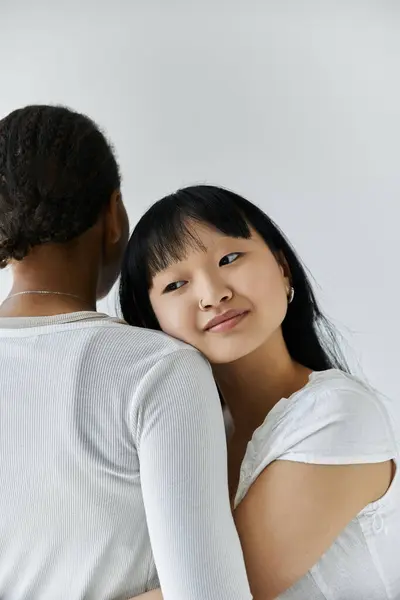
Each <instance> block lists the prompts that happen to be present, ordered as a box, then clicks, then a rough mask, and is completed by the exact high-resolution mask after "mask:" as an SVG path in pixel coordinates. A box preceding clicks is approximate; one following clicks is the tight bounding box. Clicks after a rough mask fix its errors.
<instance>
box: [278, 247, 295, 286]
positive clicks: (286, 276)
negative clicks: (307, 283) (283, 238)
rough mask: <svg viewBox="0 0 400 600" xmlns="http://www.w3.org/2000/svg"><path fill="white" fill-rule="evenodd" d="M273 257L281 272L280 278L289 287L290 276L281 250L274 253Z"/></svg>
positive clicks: (290, 282) (290, 283)
mask: <svg viewBox="0 0 400 600" xmlns="http://www.w3.org/2000/svg"><path fill="white" fill-rule="evenodd" d="M275 257H276V260H277V262H278V265H279V268H280V270H281V273H282V277H283V279H284V280H285V282H286V283H287V284H288V286H289V287H290V286H291V285H292V274H291V272H290V268H289V265H288V262H287V260H286V256H285V255H284V254H283V252H282V250H278V252H276V253H275Z"/></svg>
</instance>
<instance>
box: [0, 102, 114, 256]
mask: <svg viewBox="0 0 400 600" xmlns="http://www.w3.org/2000/svg"><path fill="white" fill-rule="evenodd" d="M119 187H120V175H119V170H118V165H117V162H116V159H115V157H114V154H113V151H112V149H111V147H110V145H109V144H108V142H107V140H106V139H105V137H104V135H103V134H102V133H101V132H100V131H99V129H98V128H97V126H96V125H95V123H93V121H91V120H90V119H89V118H88V117H86V116H84V115H82V114H79V113H77V112H74V111H72V110H69V109H67V108H64V107H57V106H46V105H42V106H27V107H25V108H22V109H19V110H15V111H14V112H12V113H11V114H9V115H8V116H7V117H5V118H4V119H2V120H1V121H0V268H3V267H5V266H6V265H7V264H8V263H9V262H10V261H11V260H22V259H23V258H25V256H26V255H27V254H28V252H29V250H30V249H31V248H33V247H34V246H38V245H40V244H45V243H50V242H54V243H65V242H69V241H71V240H73V239H74V238H76V237H78V236H80V235H81V234H83V233H84V232H85V231H86V230H88V229H89V228H90V227H92V226H93V225H94V224H95V222H96V221H97V219H98V218H99V216H100V213H101V210H102V208H103V207H104V206H105V205H106V203H107V202H108V201H109V200H110V197H111V195H112V193H113V191H115V190H117V189H118V188H119Z"/></svg>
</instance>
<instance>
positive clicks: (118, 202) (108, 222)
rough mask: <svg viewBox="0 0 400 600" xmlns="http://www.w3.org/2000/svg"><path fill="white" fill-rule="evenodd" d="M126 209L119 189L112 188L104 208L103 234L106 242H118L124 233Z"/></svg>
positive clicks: (112, 243) (111, 243) (113, 243)
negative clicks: (112, 190)
mask: <svg viewBox="0 0 400 600" xmlns="http://www.w3.org/2000/svg"><path fill="white" fill-rule="evenodd" d="M126 222H127V217H126V211H125V207H124V205H123V202H122V196H121V192H120V190H114V192H113V193H112V194H111V197H110V200H109V202H108V203H107V206H106V207H105V210H104V225H105V228H104V234H105V241H106V243H107V244H110V245H115V244H118V243H119V242H120V241H121V239H122V238H124V237H125V235H126Z"/></svg>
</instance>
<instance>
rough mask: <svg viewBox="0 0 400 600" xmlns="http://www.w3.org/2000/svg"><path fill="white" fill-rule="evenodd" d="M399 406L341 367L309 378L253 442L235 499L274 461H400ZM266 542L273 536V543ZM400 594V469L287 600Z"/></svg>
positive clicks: (381, 598) (364, 599)
mask: <svg viewBox="0 0 400 600" xmlns="http://www.w3.org/2000/svg"><path fill="white" fill-rule="evenodd" d="M399 444H400V407H399V406H398V405H396V404H395V403H394V402H391V401H390V400H389V399H386V398H383V397H380V396H378V394H377V393H376V392H374V391H373V390H372V389H371V388H369V387H367V386H366V385H365V384H363V383H362V382H360V381H359V380H357V379H356V378H354V377H352V376H350V375H347V374H345V373H342V372H341V371H338V370H334V369H332V370H329V371H323V372H320V373H317V372H315V373H313V374H312V375H311V376H310V380H309V383H308V384H307V385H306V386H305V387H304V388H303V389H301V390H300V391H299V392H297V393H295V394H293V395H292V396H291V397H290V398H288V399H282V400H280V401H279V402H278V404H276V406H275V407H274V408H273V410H272V411H271V412H270V413H269V414H268V416H267V418H266V419H265V421H264V423H263V424H262V425H261V427H259V428H258V429H257V430H256V431H255V433H254V435H253V438H252V440H251V442H250V443H249V445H248V448H247V452H246V455H245V458H244V460H243V464H242V468H241V474H240V483H239V487H238V491H237V495H236V499H235V504H236V506H237V505H238V504H239V502H240V501H241V500H242V499H243V498H244V496H245V495H246V493H247V491H248V489H249V487H250V486H251V484H252V483H253V482H254V481H255V479H256V478H257V477H258V475H259V474H260V473H261V471H262V470H263V469H265V468H266V467H267V466H268V465H269V464H270V463H272V462H273V461H275V460H290V461H297V462H302V463H312V464H323V465H346V464H360V463H378V462H384V461H387V460H390V459H393V460H394V461H395V464H396V467H397V470H398V468H399V465H400V462H399V452H400V450H399ZM266 543H267V542H266ZM399 598H400V474H399V473H398V472H396V473H395V476H394V479H393V482H392V484H391V486H390V488H389V490H388V491H387V493H386V494H385V495H384V497H383V498H381V499H380V500H379V501H378V502H373V503H372V504H370V505H368V506H367V507H366V508H365V509H364V510H362V511H361V512H360V513H359V514H358V515H357V516H356V518H354V519H353V520H352V521H351V523H349V525H348V526H347V527H346V528H345V529H344V530H343V531H342V532H341V534H340V535H339V536H338V538H337V539H336V541H335V542H334V543H333V545H332V546H331V547H330V548H329V550H328V551H327V552H326V553H325V554H324V555H323V556H322V557H321V558H320V560H319V561H318V562H317V564H316V565H314V566H313V567H312V569H310V571H309V572H308V573H307V575H306V576H305V577H304V578H303V579H301V580H300V581H298V582H297V583H296V584H295V585H294V586H293V587H292V588H291V589H290V590H288V591H287V592H285V593H284V594H282V595H281V596H280V599H282V600H387V599H391V600H394V599H399Z"/></svg>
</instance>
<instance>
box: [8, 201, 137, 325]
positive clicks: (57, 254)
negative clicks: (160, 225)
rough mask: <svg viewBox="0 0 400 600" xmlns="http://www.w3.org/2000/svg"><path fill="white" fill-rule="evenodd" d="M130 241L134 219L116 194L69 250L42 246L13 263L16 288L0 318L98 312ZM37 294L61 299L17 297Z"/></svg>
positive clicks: (63, 245)
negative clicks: (97, 306) (130, 223)
mask: <svg viewBox="0 0 400 600" xmlns="http://www.w3.org/2000/svg"><path fill="white" fill-rule="evenodd" d="M128 235H129V222H128V216H127V213H126V210H125V207H124V204H123V201H122V198H121V194H120V192H119V190H116V191H115V192H113V194H112V195H111V197H110V200H109V202H108V203H107V205H106V206H105V207H104V208H103V210H102V211H101V214H100V216H99V218H98V220H97V222H96V223H95V224H94V225H93V227H91V228H90V229H89V230H88V231H86V232H85V233H83V234H82V235H81V236H79V237H78V238H75V239H74V240H72V241H71V242H68V243H66V244H51V243H49V244H42V245H40V246H36V247H34V248H32V250H31V251H30V253H29V254H28V256H26V258H24V259H23V260H22V261H20V262H17V261H14V262H13V263H12V271H13V280H14V283H13V287H12V290H11V292H10V294H9V298H7V299H6V300H5V301H4V302H3V304H2V305H1V306H0V317H35V316H37V317H39V316H52V315H57V314H65V313H70V312H79V311H93V310H96V302H97V301H98V300H100V299H101V298H103V297H105V296H106V295H107V294H108V292H109V291H110V289H111V288H112V286H113V284H114V283H115V281H116V279H117V277H118V274H119V270H120V265H121V260H122V255H123V252H124V250H125V247H126V243H127V240H128ZM33 290H49V291H52V292H59V293H58V294H46V295H45V294H41V295H39V294H24V295H19V296H14V297H12V295H13V294H17V293H19V292H23V291H33ZM62 293H65V294H66V295H65V296H63V295H62ZM67 294H73V295H74V297H72V296H68V295H67Z"/></svg>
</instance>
